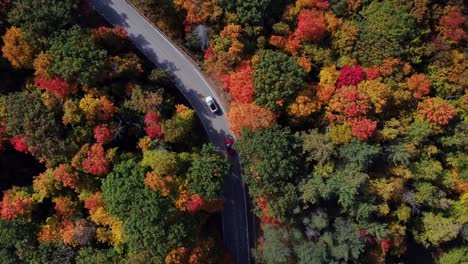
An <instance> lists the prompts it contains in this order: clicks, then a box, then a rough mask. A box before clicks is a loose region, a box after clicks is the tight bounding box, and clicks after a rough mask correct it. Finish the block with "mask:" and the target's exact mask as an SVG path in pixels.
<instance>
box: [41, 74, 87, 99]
mask: <svg viewBox="0 0 468 264" xmlns="http://www.w3.org/2000/svg"><path fill="white" fill-rule="evenodd" d="M34 83H35V85H36V87H37V88H39V89H41V90H46V91H47V92H49V93H52V94H53V95H54V96H55V97H57V98H58V99H63V98H65V97H68V96H69V95H71V94H74V93H76V92H77V91H78V89H77V87H76V86H75V85H70V84H68V83H67V82H65V81H64V80H62V79H60V78H59V77H55V78H54V79H46V78H43V77H36V78H34Z"/></svg>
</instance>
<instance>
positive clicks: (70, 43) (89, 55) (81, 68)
mask: <svg viewBox="0 0 468 264" xmlns="http://www.w3.org/2000/svg"><path fill="white" fill-rule="evenodd" d="M47 54H48V55H50V56H51V58H52V64H51V65H50V73H52V74H53V75H57V76H60V77H61V78H62V79H65V80H75V79H76V80H77V81H78V82H80V83H81V84H82V85H85V86H87V85H90V84H93V83H94V82H95V81H96V79H97V78H98V75H99V73H100V71H101V70H102V67H103V66H104V61H105V59H106V55H107V53H106V51H105V50H101V49H98V48H97V47H96V46H95V44H94V40H93V35H92V34H91V32H90V31H89V30H85V29H81V28H80V27H79V26H74V27H72V28H71V29H69V30H66V31H61V32H60V34H58V36H56V37H55V38H52V40H51V41H50V49H49V50H48V51H47Z"/></svg>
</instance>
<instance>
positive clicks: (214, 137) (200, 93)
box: [88, 0, 250, 264]
mask: <svg viewBox="0 0 468 264" xmlns="http://www.w3.org/2000/svg"><path fill="white" fill-rule="evenodd" d="M88 1H89V2H90V4H91V5H92V6H93V7H94V9H95V10H96V11H97V12H99V13H100V14H101V15H102V16H103V17H104V18H105V19H106V20H107V21H109V22H110V23H111V24H113V25H114V26H116V25H121V26H123V27H125V29H126V30H127V32H128V35H129V38H130V39H131V41H132V42H133V44H134V45H135V46H136V47H137V48H138V49H139V50H140V51H141V52H142V53H143V54H144V55H145V56H146V57H148V59H150V60H151V61H152V62H153V63H154V64H156V65H157V66H158V67H160V68H162V69H164V70H166V71H167V72H168V73H169V74H171V75H172V76H173V77H174V80H175V85H176V87H177V88H178V89H179V90H180V91H181V92H182V94H183V95H184V96H185V98H186V99H187V100H188V101H189V103H190V104H191V106H192V107H193V109H195V111H196V113H197V115H198V117H199V118H200V120H201V122H202V124H203V127H204V128H205V130H206V132H207V134H208V138H209V140H210V141H211V143H213V144H214V145H215V146H216V148H219V149H224V140H225V138H226V136H228V135H230V134H231V132H230V131H229V128H228V126H229V124H228V122H227V120H226V118H225V117H224V113H225V111H224V109H223V107H222V106H220V107H221V110H222V113H220V114H218V115H215V114H212V113H211V112H210V111H209V109H208V107H207V106H206V105H205V102H204V98H205V97H206V96H211V97H213V98H214V99H215V100H216V101H217V102H220V100H219V99H218V96H217V95H216V93H215V92H214V90H213V89H212V87H211V86H210V84H209V83H208V82H207V81H206V80H205V79H204V78H203V76H202V75H201V73H200V72H199V70H198V69H197V67H196V66H195V65H193V63H191V61H190V60H189V59H188V56H187V55H186V54H184V53H183V52H182V51H180V49H178V48H177V47H176V46H175V45H174V44H173V43H171V41H170V40H169V39H168V38H167V37H166V36H165V35H164V34H163V33H161V31H159V30H158V29H157V28H156V27H154V26H153V25H151V24H150V23H149V22H148V21H147V20H146V19H145V18H144V17H143V16H142V15H140V14H139V13H138V12H137V11H136V10H135V9H134V8H133V7H132V6H131V5H130V4H128V3H127V2H126V1H125V0H88ZM231 161H232V163H233V167H234V170H233V174H232V175H230V176H229V177H227V178H226V179H225V181H224V186H223V191H222V192H223V198H224V202H225V204H224V210H223V212H222V219H223V221H222V222H223V237H224V246H225V248H226V249H227V250H228V251H229V253H230V254H231V255H233V256H234V257H235V258H236V262H237V263H240V264H246V263H250V250H249V231H248V220H247V203H246V191H245V189H244V184H243V183H242V181H241V167H240V162H239V157H238V156H237V155H236V156H235V157H232V158H231Z"/></svg>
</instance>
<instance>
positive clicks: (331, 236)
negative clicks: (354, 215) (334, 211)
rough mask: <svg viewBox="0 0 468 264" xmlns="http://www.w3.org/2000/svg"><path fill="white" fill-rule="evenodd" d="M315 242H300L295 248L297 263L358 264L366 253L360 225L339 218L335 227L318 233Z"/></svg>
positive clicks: (335, 222)
mask: <svg viewBox="0 0 468 264" xmlns="http://www.w3.org/2000/svg"><path fill="white" fill-rule="evenodd" d="M316 236H318V238H317V239H315V240H309V241H308V240H303V239H301V240H299V241H298V242H296V245H295V246H294V251H295V253H296V255H297V263H301V264H305V263H314V264H322V263H323V264H325V263H356V262H358V260H359V258H360V256H361V254H362V253H363V252H364V247H365V244H364V240H363V239H362V238H361V237H360V236H359V232H358V225H357V224H355V223H354V222H352V221H350V220H349V219H345V218H342V217H338V218H336V219H335V221H334V224H333V227H332V228H330V227H329V228H328V229H327V230H326V231H325V232H323V233H322V234H321V233H316Z"/></svg>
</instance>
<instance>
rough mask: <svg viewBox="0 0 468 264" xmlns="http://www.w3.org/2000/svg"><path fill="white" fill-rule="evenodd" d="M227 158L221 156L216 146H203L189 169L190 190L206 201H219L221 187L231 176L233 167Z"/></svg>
mask: <svg viewBox="0 0 468 264" xmlns="http://www.w3.org/2000/svg"><path fill="white" fill-rule="evenodd" d="M230 165H231V164H230V162H229V159H228V158H227V157H226V156H221V155H219V154H218V153H217V152H216V151H215V148H214V146H212V145H203V147H202V150H201V152H200V154H199V156H197V157H196V158H195V159H194V161H193V162H192V166H191V167H190V169H189V173H188V180H189V190H190V192H191V193H192V194H199V195H200V196H201V197H203V198H204V199H210V200H212V199H218V198H219V196H220V191H221V185H222V183H223V180H224V178H225V177H227V176H228V175H229V174H230V170H231V166H230Z"/></svg>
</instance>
